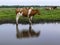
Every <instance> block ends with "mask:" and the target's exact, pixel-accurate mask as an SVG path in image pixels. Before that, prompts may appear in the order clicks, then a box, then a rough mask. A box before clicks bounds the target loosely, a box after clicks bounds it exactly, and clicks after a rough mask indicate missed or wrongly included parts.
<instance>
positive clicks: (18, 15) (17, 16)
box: [16, 12, 23, 24]
mask: <svg viewBox="0 0 60 45" xmlns="http://www.w3.org/2000/svg"><path fill="white" fill-rule="evenodd" d="M22 13H23V12H22ZM22 13H20V12H19V13H17V15H16V24H18V20H19V17H20V16H22Z"/></svg>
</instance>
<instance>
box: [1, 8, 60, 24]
mask: <svg viewBox="0 0 60 45" xmlns="http://www.w3.org/2000/svg"><path fill="white" fill-rule="evenodd" d="M39 10H40V15H37V14H36V15H35V16H34V17H33V20H32V22H33V23H40V22H59V21H60V8H57V9H54V10H45V8H39ZM15 17H16V13H15V8H0V23H15V22H16V21H15ZM19 23H29V21H28V18H26V17H24V18H23V17H20V19H19Z"/></svg>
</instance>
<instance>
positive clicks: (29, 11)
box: [28, 7, 33, 17]
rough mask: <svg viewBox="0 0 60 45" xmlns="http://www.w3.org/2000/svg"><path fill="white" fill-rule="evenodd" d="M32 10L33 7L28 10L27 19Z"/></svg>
mask: <svg viewBox="0 0 60 45" xmlns="http://www.w3.org/2000/svg"><path fill="white" fill-rule="evenodd" d="M32 9H33V7H31V8H30V9H29V10H28V17H29V15H30V13H31V11H32Z"/></svg>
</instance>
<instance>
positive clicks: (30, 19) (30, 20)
mask: <svg viewBox="0 0 60 45" xmlns="http://www.w3.org/2000/svg"><path fill="white" fill-rule="evenodd" d="M29 22H30V24H32V16H31V17H30V18H29Z"/></svg>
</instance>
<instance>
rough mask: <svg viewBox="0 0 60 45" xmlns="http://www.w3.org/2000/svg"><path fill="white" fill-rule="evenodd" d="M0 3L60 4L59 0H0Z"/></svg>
mask: <svg viewBox="0 0 60 45" xmlns="http://www.w3.org/2000/svg"><path fill="white" fill-rule="evenodd" d="M0 5H39V6H45V5H46V6H60V0H0Z"/></svg>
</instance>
